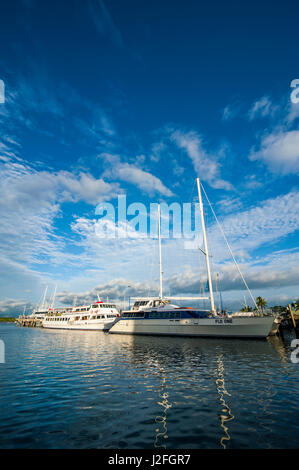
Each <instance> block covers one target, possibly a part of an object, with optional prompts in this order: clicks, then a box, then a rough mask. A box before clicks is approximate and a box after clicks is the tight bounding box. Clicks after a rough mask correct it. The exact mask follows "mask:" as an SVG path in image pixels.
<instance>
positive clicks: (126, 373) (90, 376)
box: [0, 324, 299, 449]
mask: <svg viewBox="0 0 299 470" xmlns="http://www.w3.org/2000/svg"><path fill="white" fill-rule="evenodd" d="M0 338H1V339H2V340H4V341H5V345H6V364H0V407H1V409H0V417H1V419H0V447H1V448H155V447H157V448H167V449H168V448H169V449H171V448H222V447H227V448H281V447H283V448H297V447H299V411H298V408H299V407H298V399H299V381H298V379H299V364H293V363H291V361H290V349H289V348H288V345H289V344H290V340H291V337H289V338H287V339H286V340H285V343H283V342H282V341H281V340H280V339H278V338H273V339H271V340H267V341H255V340H242V341H239V340H233V341H232V340H218V339H217V340H216V339H195V338H185V339H182V338H180V339H178V338H163V337H133V336H132V337H130V336H121V335H109V334H107V333H102V332H92V331H90V332H88V331H73V332H72V331H51V330H42V329H30V328H17V327H16V326H15V325H9V324H4V325H1V326H0Z"/></svg>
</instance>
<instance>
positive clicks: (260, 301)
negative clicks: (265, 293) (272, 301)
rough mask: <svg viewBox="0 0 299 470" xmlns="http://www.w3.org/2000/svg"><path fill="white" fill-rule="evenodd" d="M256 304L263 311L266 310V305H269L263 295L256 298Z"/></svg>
mask: <svg viewBox="0 0 299 470" xmlns="http://www.w3.org/2000/svg"><path fill="white" fill-rule="evenodd" d="M256 305H257V306H258V307H259V308H260V309H261V310H262V312H263V311H264V308H265V307H266V305H267V302H266V300H265V299H263V297H261V296H259V297H257V298H256Z"/></svg>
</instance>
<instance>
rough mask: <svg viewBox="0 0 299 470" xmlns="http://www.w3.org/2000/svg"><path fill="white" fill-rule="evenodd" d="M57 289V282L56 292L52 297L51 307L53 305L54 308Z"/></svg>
mask: <svg viewBox="0 0 299 470" xmlns="http://www.w3.org/2000/svg"><path fill="white" fill-rule="evenodd" d="M56 290H57V284H56V285H55V289H54V294H53V297H52V304H51V307H52V308H54V303H55V297H56Z"/></svg>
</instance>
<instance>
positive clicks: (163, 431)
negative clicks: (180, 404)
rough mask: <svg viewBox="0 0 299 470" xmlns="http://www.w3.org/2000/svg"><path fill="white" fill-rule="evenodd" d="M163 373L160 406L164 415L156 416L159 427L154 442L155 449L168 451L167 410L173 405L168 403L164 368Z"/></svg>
mask: <svg viewBox="0 0 299 470" xmlns="http://www.w3.org/2000/svg"><path fill="white" fill-rule="evenodd" d="M159 372H160V373H161V392H160V397H161V400H160V401H158V405H160V406H161V407H162V414H161V415H158V416H156V418H155V423H156V424H157V425H158V427H157V428H156V429H155V431H156V437H155V442H154V447H156V448H160V449H166V443H165V439H167V438H168V436H167V410H168V409H169V408H171V406H172V405H171V404H170V403H169V401H168V393H167V391H166V390H167V386H166V377H165V370H164V369H163V367H161V368H160V371H159Z"/></svg>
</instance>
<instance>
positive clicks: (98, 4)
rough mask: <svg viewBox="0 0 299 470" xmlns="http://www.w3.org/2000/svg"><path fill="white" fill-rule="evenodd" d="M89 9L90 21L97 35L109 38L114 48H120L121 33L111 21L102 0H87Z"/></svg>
mask: <svg viewBox="0 0 299 470" xmlns="http://www.w3.org/2000/svg"><path fill="white" fill-rule="evenodd" d="M89 8H90V12H91V19H92V21H93V22H94V24H95V26H96V28H97V30H98V31H99V33H101V34H102V35H107V36H108V37H110V38H111V40H112V41H113V42H114V44H115V45H116V46H118V47H122V46H123V39H122V35H121V32H120V31H119V29H118V28H117V26H116V25H115V22H114V21H113V19H112V16H111V14H110V13H109V11H108V9H107V7H106V5H105V3H104V0H89Z"/></svg>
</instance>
